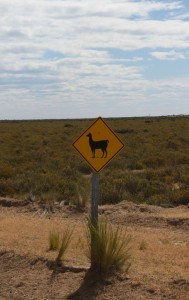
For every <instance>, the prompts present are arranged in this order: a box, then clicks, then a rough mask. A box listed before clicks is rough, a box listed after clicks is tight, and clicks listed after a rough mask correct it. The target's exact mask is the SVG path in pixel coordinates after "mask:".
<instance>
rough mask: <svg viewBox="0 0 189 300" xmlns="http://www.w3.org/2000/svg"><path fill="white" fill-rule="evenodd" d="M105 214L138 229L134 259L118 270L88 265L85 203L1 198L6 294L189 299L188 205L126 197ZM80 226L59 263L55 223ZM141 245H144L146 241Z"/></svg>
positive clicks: (1, 284) (1, 291) (2, 287)
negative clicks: (52, 243)
mask: <svg viewBox="0 0 189 300" xmlns="http://www.w3.org/2000/svg"><path fill="white" fill-rule="evenodd" d="M99 214H100V215H104V216H106V217H107V218H108V219H109V220H110V222H111V223H112V224H120V225H121V226H123V227H124V228H126V230H127V232H128V234H130V235H131V236H132V241H131V254H132V261H131V262H132V265H131V268H130V270H129V272H128V273H124V272H122V273H118V274H117V275H115V276H111V275H106V276H105V274H100V273H99V272H96V271H91V270H90V262H89V260H88V257H87V255H86V254H87V244H86V217H87V215H88V212H87V210H85V211H80V212H79V211H77V209H75V207H73V206H64V205H59V204H58V203H55V205H54V207H53V210H51V209H49V208H48V207H44V206H43V205H41V204H40V203H36V202H32V201H21V200H15V199H7V198H0V300H5V299H8V300H9V299H10V300H11V299H16V300H22V299H38V300H43V299H49V300H50V299H84V300H85V299H87V300H89V299H99V300H105V299H108V300H109V299H123V300H125V299H128V300H138V299H150V300H151V299H155V300H157V299H158V300H159V299H168V300H173V299H179V300H188V299H189V207H186V206H185V207H184V206H181V207H177V208H161V207H155V206H147V205H137V204H133V203H130V202H127V201H123V202H121V203H120V204H117V205H114V206H111V205H106V206H103V207H102V206H101V207H100V208H99ZM66 226H74V234H73V238H72V242H71V245H70V248H69V250H68V252H67V254H66V256H65V259H64V261H63V262H62V264H61V265H59V266H56V265H55V263H54V262H55V258H56V255H57V253H56V252H53V251H48V235H49V232H50V231H51V230H53V229H54V230H57V231H59V232H61V231H62V230H63V229H64V228H65V227H66ZM142 245H143V247H142Z"/></svg>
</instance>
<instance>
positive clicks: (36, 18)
mask: <svg viewBox="0 0 189 300" xmlns="http://www.w3.org/2000/svg"><path fill="white" fill-rule="evenodd" d="M0 13H1V19H0V54H1V60H0V105H1V110H0V119H59V118H92V117H98V116H102V117H127V116H148V115H151V116H153V115H172V114H189V1H188V0H185V1H184V0H176V1H174V0H171V1H170V0H169V1H168V0H142V1H138V0H135V1H134V0H103V1H102V0H93V1H92V0H53V1H52V0H32V1H31V0H24V1H23V0H14V1H10V0H1V1H0Z"/></svg>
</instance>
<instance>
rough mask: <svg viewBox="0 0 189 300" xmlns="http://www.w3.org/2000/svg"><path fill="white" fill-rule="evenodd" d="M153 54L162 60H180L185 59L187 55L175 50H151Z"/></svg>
mask: <svg viewBox="0 0 189 300" xmlns="http://www.w3.org/2000/svg"><path fill="white" fill-rule="evenodd" d="M151 55H152V56H153V57H155V58H157V59H160V60H178V59H185V55H184V54H183V53H179V52H176V51H175V50H171V51H167V52H166V51H155V52H151Z"/></svg>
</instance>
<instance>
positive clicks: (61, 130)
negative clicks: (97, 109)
mask: <svg viewBox="0 0 189 300" xmlns="http://www.w3.org/2000/svg"><path fill="white" fill-rule="evenodd" d="M92 122H93V120H48V121H1V122H0V144H1V149H0V196H1V197H2V196H3V197H4V196H9V197H16V198H21V199H23V198H29V197H30V198H32V199H34V200H35V199H38V200H42V201H44V202H46V203H47V205H49V206H51V204H52V202H53V201H65V202H67V203H72V204H76V205H78V206H85V204H86V201H87V199H88V198H89V196H90V195H89V194H90V188H89V185H90V180H89V178H88V177H87V176H83V175H88V174H90V172H91V169H90V167H89V166H88V165H87V163H86V162H85V161H84V160H83V159H82V158H81V157H80V155H79V154H78V153H77V152H76V151H75V149H74V148H73V147H72V143H73V142H74V141H75V139H76V138H78V136H79V135H80V134H81V133H82V132H83V131H84V130H86V129H87V128H88V126H90V125H91V123H92ZM106 122H107V123H108V125H109V126H110V127H111V128H112V129H113V130H114V131H115V132H116V133H117V135H118V136H119V137H120V139H121V140H122V141H123V142H124V144H125V147H124V149H123V150H122V151H121V152H120V153H119V154H118V155H117V156H116V157H115V158H114V159H113V160H112V161H111V162H110V163H109V164H108V165H107V166H106V167H105V168H104V169H103V170H102V171H101V172H100V204H105V203H112V204H113V203H118V202H120V201H121V200H123V199H124V200H129V201H134V202H138V203H147V204H156V205H161V206H165V207H169V206H176V205H180V204H184V205H185V204H188V203H189V117H188V116H179V117H175V116H172V117H156V118H150V117H149V118H120V119H119V118H116V119H106Z"/></svg>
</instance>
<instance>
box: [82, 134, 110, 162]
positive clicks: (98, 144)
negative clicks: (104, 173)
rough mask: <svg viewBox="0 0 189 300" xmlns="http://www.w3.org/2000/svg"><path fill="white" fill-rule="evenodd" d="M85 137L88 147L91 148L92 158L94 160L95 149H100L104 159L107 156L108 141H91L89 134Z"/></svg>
mask: <svg viewBox="0 0 189 300" xmlns="http://www.w3.org/2000/svg"><path fill="white" fill-rule="evenodd" d="M86 136H88V137H89V145H90V147H91V152H92V158H95V150H96V149H101V150H102V157H104V158H106V157H107V154H108V152H107V147H108V143H109V141H108V140H101V141H93V138H92V134H91V133H88V134H87V135H86ZM104 154H105V156H104ZM102 157H101V158H102Z"/></svg>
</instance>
